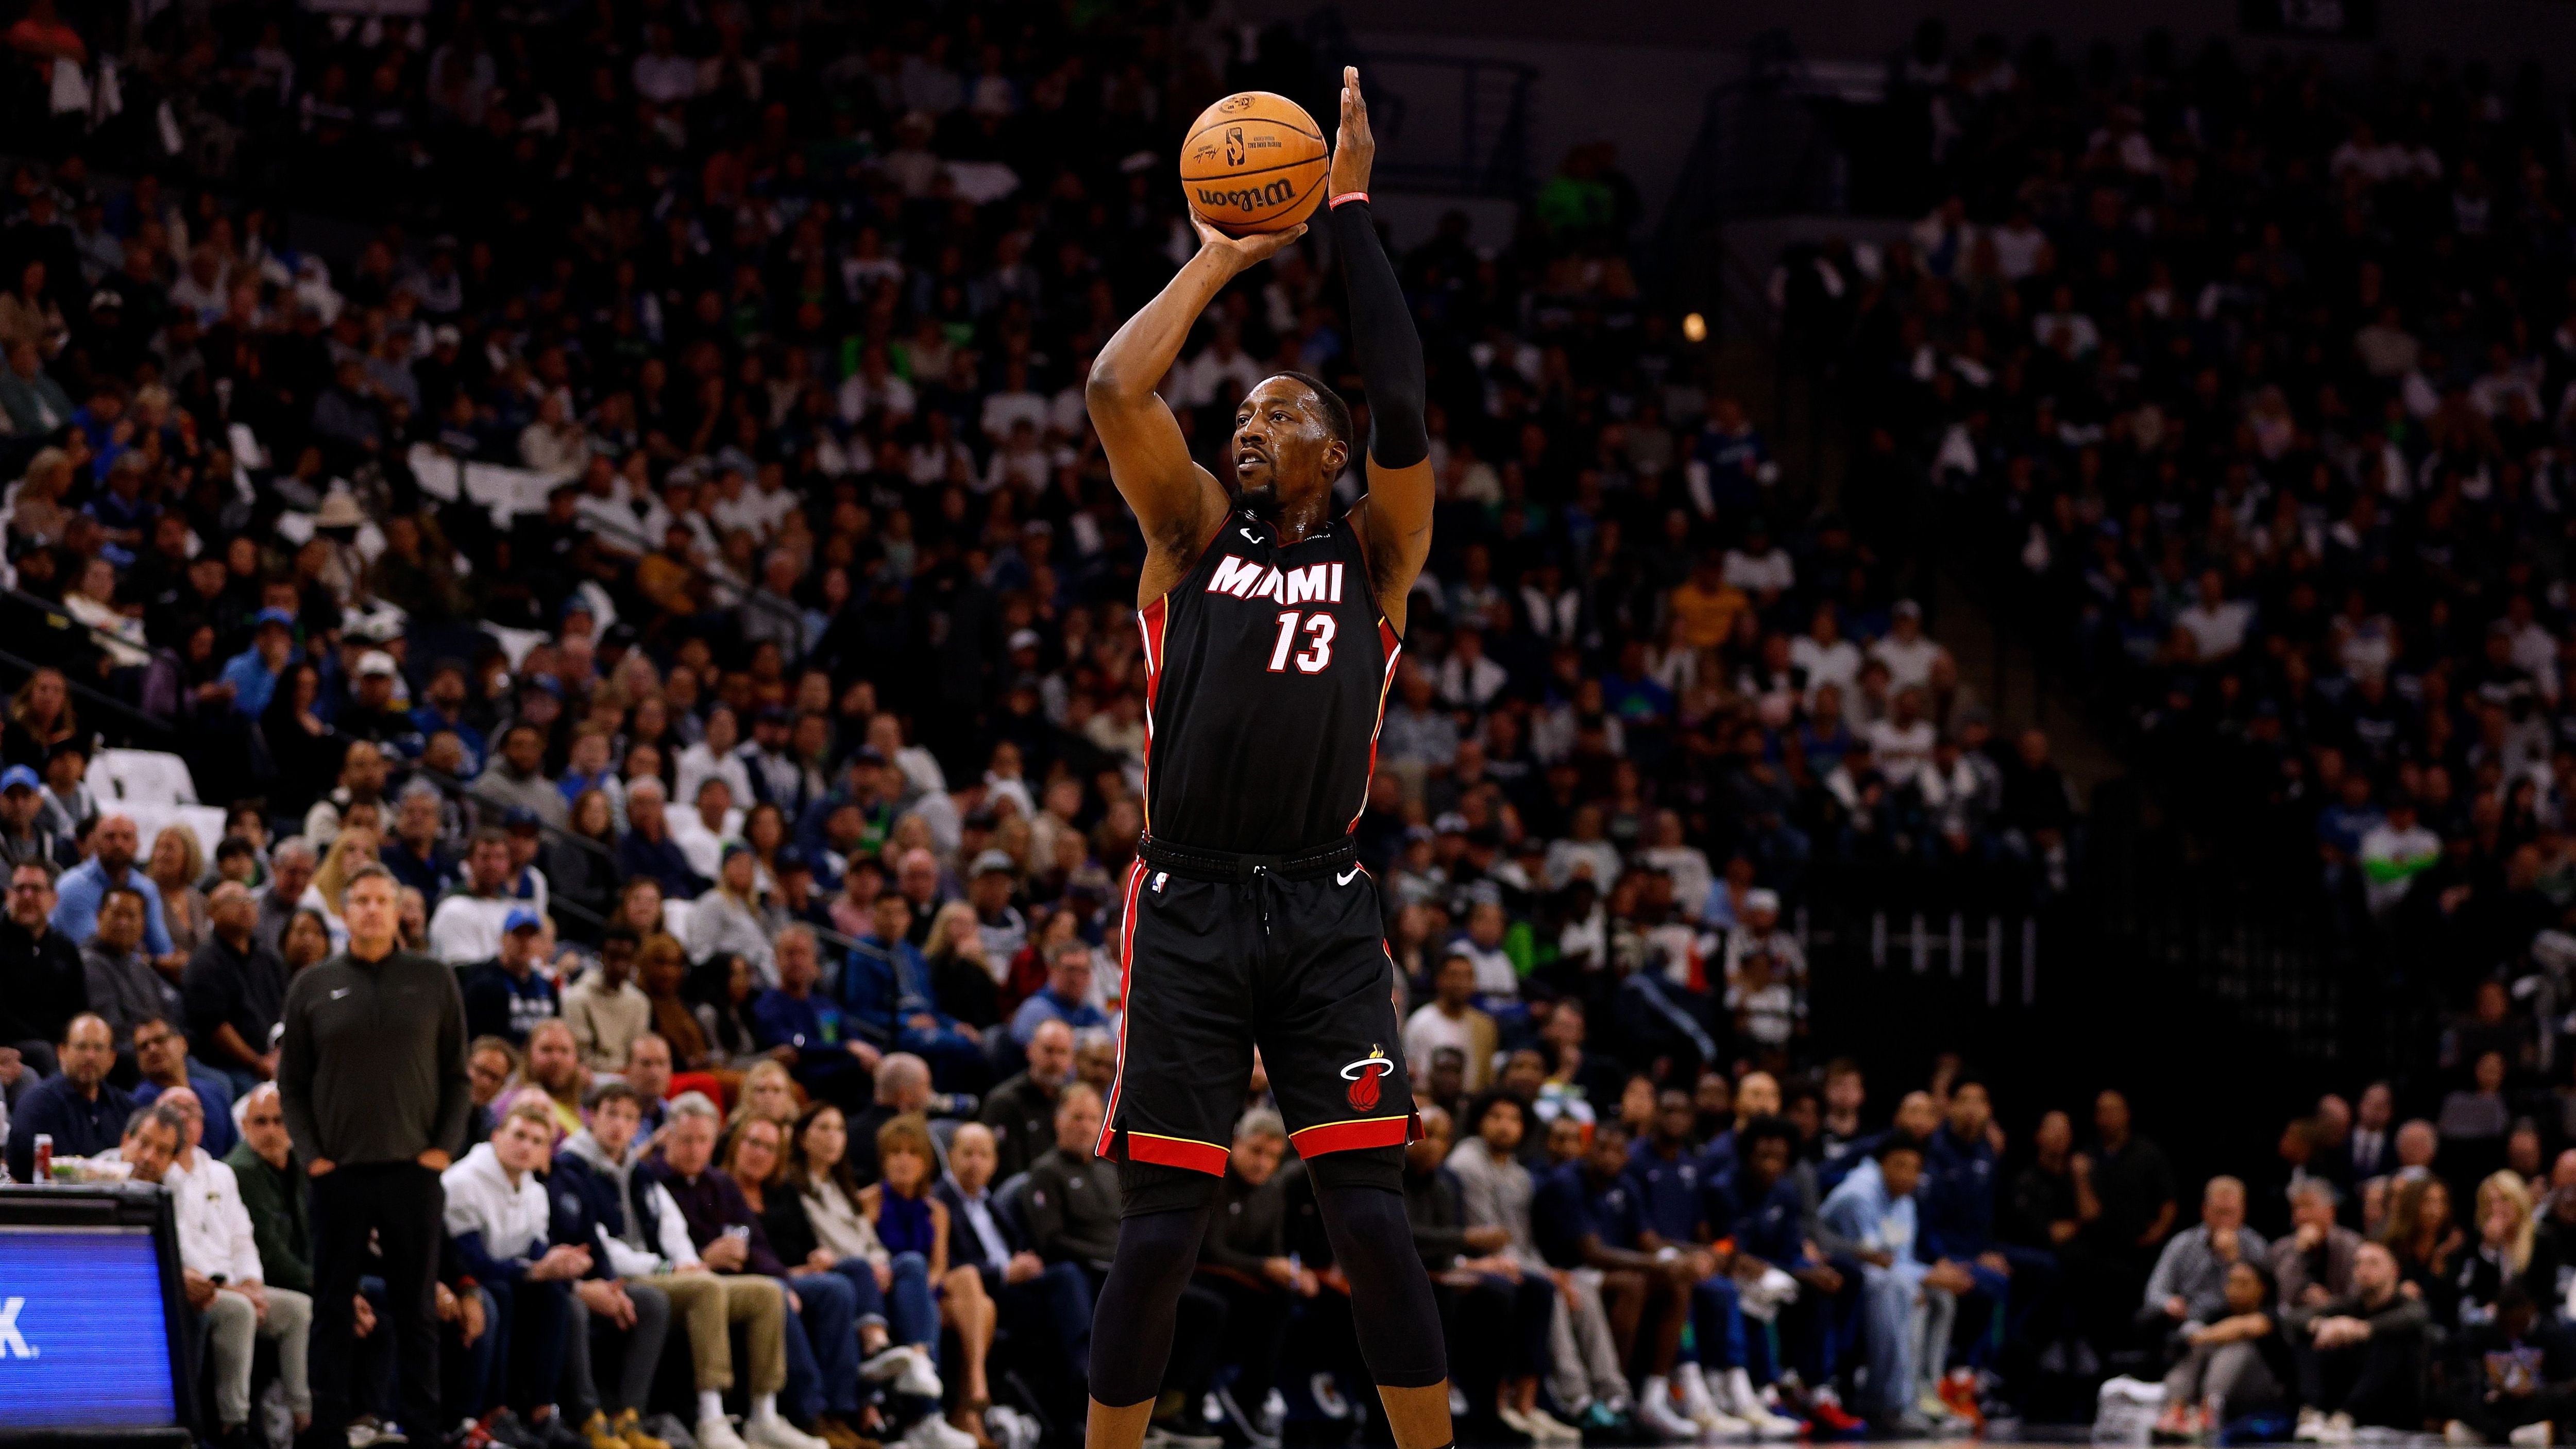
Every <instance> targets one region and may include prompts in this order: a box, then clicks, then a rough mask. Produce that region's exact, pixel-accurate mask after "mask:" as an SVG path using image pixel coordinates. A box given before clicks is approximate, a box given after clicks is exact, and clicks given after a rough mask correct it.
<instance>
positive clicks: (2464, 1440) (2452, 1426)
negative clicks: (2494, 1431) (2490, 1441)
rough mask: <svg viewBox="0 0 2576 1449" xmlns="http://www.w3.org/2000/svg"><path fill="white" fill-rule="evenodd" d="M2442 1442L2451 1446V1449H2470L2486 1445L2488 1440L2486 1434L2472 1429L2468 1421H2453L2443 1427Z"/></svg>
mask: <svg viewBox="0 0 2576 1449" xmlns="http://www.w3.org/2000/svg"><path fill="white" fill-rule="evenodd" d="M2442 1442H2443V1443H2445V1444H2448V1445H2450V1446H2451V1449H2469V1446H2471V1445H2475V1444H2484V1443H2485V1442H2487V1439H2486V1436H2485V1435H2484V1434H2481V1433H2479V1432H2478V1431H2477V1430H2475V1429H2472V1428H2470V1427H2469V1426H2468V1424H2467V1422H2466V1421H2464V1420H2460V1419H2452V1420H2449V1421H2447V1422H2445V1423H2444V1424H2443V1425H2442Z"/></svg>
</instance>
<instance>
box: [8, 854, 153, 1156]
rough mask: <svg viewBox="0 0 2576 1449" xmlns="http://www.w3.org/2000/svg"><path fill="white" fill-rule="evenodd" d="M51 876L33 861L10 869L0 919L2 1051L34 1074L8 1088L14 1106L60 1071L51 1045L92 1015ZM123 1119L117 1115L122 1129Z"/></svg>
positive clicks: (77, 953) (76, 947)
mask: <svg viewBox="0 0 2576 1449" xmlns="http://www.w3.org/2000/svg"><path fill="white" fill-rule="evenodd" d="M53 901H54V877H53V871H52V870H51V869H49V868H48V867H46V866H45V865H43V864H41V863H38V862H33V861H21V862H19V863H18V864H16V865H13V866H11V867H10V868H9V900H8V908H7V912H6V918H5V919H0V1047H7V1048H10V1049H12V1050H14V1051H16V1052H17V1053H18V1054H19V1056H20V1058H21V1059H22V1060H23V1061H24V1062H25V1063H26V1064H27V1066H28V1067H29V1068H31V1069H32V1070H31V1072H30V1073H29V1075H27V1076H23V1077H21V1078H20V1079H19V1080H18V1081H17V1082H15V1083H13V1084H11V1085H10V1088H9V1091H8V1097H9V1100H10V1101H11V1102H12V1103H14V1102H16V1101H17V1100H18V1098H19V1097H20V1096H21V1094H23V1093H24V1092H25V1091H26V1089H27V1088H28V1087H29V1086H31V1085H33V1082H34V1079H35V1078H36V1077H49V1076H52V1075H53V1074H54V1073H55V1072H57V1071H59V1070H61V1068H60V1066H59V1064H58V1063H57V1062H56V1061H55V1059H54V1046H53V1044H54V1043H56V1042H58V1041H61V1040H62V1039H63V1032H64V1029H65V1028H66V1027H68V1026H70V1024H71V1020H72V1018H73V1017H75V1016H78V1015H80V1014H81V1013H82V1012H84V1011H86V1010H88V1009H89V987H88V984H87V980H86V971H87V968H86V966H85V965H84V963H83V962H82V960H81V954H80V946H79V945H78V943H76V942H74V941H73V940H72V939H71V937H69V936H66V935H64V934H63V933H62V932H60V931H57V930H55V929H54V926H53V921H52V919H51V917H52V915H53ZM123 1121H124V1117H123V1115H122V1114H119V1116H118V1118H117V1122H118V1124H119V1125H120V1126H121V1125H122V1124H123Z"/></svg>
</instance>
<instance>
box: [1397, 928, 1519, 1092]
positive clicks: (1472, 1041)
mask: <svg viewBox="0 0 2576 1449" xmlns="http://www.w3.org/2000/svg"><path fill="white" fill-rule="evenodd" d="M1431 986H1432V991H1433V993H1434V994H1433V997H1432V999H1431V1000H1430V1001H1428V1002H1425V1003H1423V1005H1422V1006H1420V1007H1418V1008H1416V1009H1415V1011H1414V1013H1413V1015H1411V1016H1409V1017H1407V1018H1405V1022H1404V1054H1405V1056H1406V1057H1407V1058H1408V1059H1409V1061H1410V1063H1411V1065H1412V1069H1413V1071H1414V1073H1415V1074H1416V1075H1417V1076H1422V1077H1427V1076H1428V1075H1429V1074H1430V1071H1431V1058H1432V1055H1433V1053H1435V1052H1437V1051H1438V1050H1439V1049H1440V1048H1442V1047H1454V1048H1456V1049H1457V1050H1458V1051H1459V1052H1460V1053H1461V1054H1462V1058H1463V1060H1464V1063H1465V1067H1466V1079H1465V1080H1464V1081H1463V1082H1461V1083H1460V1084H1459V1085H1460V1087H1461V1089H1462V1090H1464V1091H1468V1092H1480V1091H1483V1090H1484V1089H1485V1086H1486V1084H1487V1083H1488V1082H1489V1081H1490V1080H1491V1078H1492V1075H1493V1069H1494V1068H1493V1062H1494V1051H1495V1048H1496V1046H1497V1044H1498V1042H1499V1040H1500V1037H1499V1033H1498V1031H1497V1030H1496V1028H1495V1026H1494V1019H1493V1018H1492V1017H1490V1016H1487V1015H1486V1014H1485V1013H1484V1012H1482V1011H1480V1010H1478V1009H1477V1008H1476V1007H1475V1006H1474V1005H1473V1002H1474V999H1475V994H1476V965H1475V961H1474V959H1473V958H1472V957H1471V956H1469V955H1467V954H1466V953H1464V952H1461V951H1457V950H1454V949H1453V950H1452V951H1451V952H1450V953H1449V955H1448V956H1447V957H1446V958H1445V959H1443V960H1442V961H1441V963H1440V968H1439V970H1438V971H1437V972H1436V973H1435V974H1434V975H1433V976H1432V978H1431Z"/></svg>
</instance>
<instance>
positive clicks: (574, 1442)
mask: <svg viewBox="0 0 2576 1449" xmlns="http://www.w3.org/2000/svg"><path fill="white" fill-rule="evenodd" d="M565 1417H566V1416H565V1414H564V1411H563V1410H561V1409H557V1410H555V1411H554V1412H553V1413H551V1414H548V1415H547V1416H546V1417H545V1418H543V1419H541V1420H538V1421H537V1422H536V1423H535V1424H534V1425H533V1426H532V1427H533V1428H534V1429H535V1431H536V1433H537V1436H538V1438H539V1439H541V1440H543V1441H544V1444H545V1449H590V1439H589V1436H587V1435H585V1434H583V1433H582V1432H581V1431H580V1430H578V1429H575V1428H574V1427H573V1426H572V1425H570V1424H568V1423H566V1422H565Z"/></svg>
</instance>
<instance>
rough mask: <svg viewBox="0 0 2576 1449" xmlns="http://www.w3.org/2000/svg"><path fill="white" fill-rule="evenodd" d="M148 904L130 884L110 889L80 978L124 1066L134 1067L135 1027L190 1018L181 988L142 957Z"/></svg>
mask: <svg viewBox="0 0 2576 1449" xmlns="http://www.w3.org/2000/svg"><path fill="white" fill-rule="evenodd" d="M66 879H68V877H66ZM135 879H137V880H140V879H142V877H141V876H140V875H137V876H136V877H135ZM147 904H148V902H146V900H145V899H144V896H143V893H142V892H141V891H138V890H135V889H133V888H132V887H131V886H111V887H109V888H108V889H107V892H106V894H105V896H104V897H103V899H102V900H101V901H100V904H99V908H98V915H97V918H96V921H95V923H94V929H93V932H92V934H91V936H90V938H89V940H88V942H87V943H86V944H84V945H83V946H82V947H81V977H82V983H83V985H84V986H85V987H86V989H87V991H88V993H89V1005H90V1009H91V1010H92V1011H95V1012H97V1013H98V1015H99V1018H100V1019H101V1020H103V1021H105V1022H106V1023H107V1024H108V1026H109V1029H110V1030H112V1031H114V1032H115V1033H116V1054H117V1057H118V1059H119V1065H120V1067H131V1065H132V1063H133V1059H134V1030H135V1028H136V1027H137V1026H140V1025H141V1024H142V1023H143V1022H145V1021H147V1020H159V1021H184V1020H186V1019H187V1005H186V1000H185V998H183V997H182V996H181V995H180V994H179V988H178V985H177V984H176V983H174V982H173V981H172V980H171V979H170V977H169V976H168V975H165V974H163V972H162V970H161V968H160V967H159V966H157V965H156V964H154V960H153V958H151V957H148V956H146V955H144V953H143V936H144V931H143V923H144V919H145V918H144V908H145V906H146V905H147Z"/></svg>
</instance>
